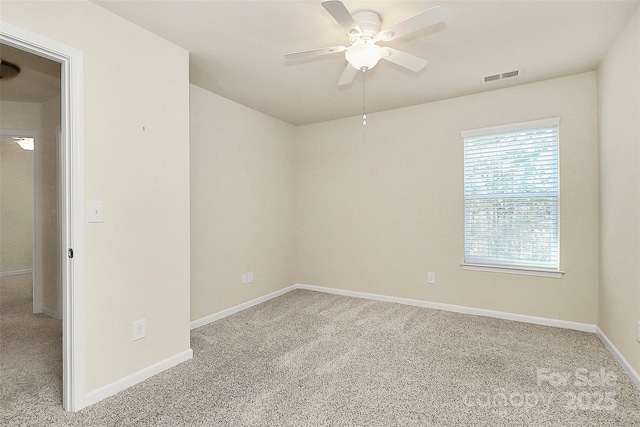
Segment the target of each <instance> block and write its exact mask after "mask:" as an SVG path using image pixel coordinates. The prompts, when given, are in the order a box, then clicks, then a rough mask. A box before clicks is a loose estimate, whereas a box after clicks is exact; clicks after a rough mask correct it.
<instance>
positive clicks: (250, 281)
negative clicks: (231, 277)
mask: <svg viewBox="0 0 640 427" xmlns="http://www.w3.org/2000/svg"><path fill="white" fill-rule="evenodd" d="M247 283H253V271H250V272H248V273H247Z"/></svg>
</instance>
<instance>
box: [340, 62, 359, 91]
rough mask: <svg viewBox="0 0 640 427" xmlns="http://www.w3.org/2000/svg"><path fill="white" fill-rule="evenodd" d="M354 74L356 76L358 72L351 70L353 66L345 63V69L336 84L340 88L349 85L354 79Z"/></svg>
mask: <svg viewBox="0 0 640 427" xmlns="http://www.w3.org/2000/svg"><path fill="white" fill-rule="evenodd" d="M356 74H358V70H356V69H355V68H353V65H351V64H349V63H348V62H347V67H346V68H345V69H344V71H343V72H342V75H341V76H340V80H338V84H339V85H340V86H344V85H348V84H351V82H353V79H354V78H355V77H356Z"/></svg>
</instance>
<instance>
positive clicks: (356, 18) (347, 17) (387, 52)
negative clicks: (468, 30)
mask: <svg viewBox="0 0 640 427" xmlns="http://www.w3.org/2000/svg"><path fill="white" fill-rule="evenodd" d="M322 6H323V7H324V8H325V9H326V10H327V12H329V13H330V14H331V16H333V18H334V19H335V20H336V21H337V22H338V24H340V26H341V27H342V28H343V29H344V30H345V31H346V32H347V35H348V36H349V43H350V44H351V46H331V47H323V48H320V49H311V50H304V51H301V52H293V53H287V54H286V55H285V56H284V57H285V59H287V60H292V59H302V58H309V57H314V56H321V55H327V54H332V53H339V52H345V58H346V60H347V62H348V64H347V66H346V68H345V69H344V72H343V73H342V76H340V80H339V81H338V84H339V85H348V84H350V83H351V82H352V81H353V79H354V78H355V76H356V74H357V73H358V71H362V72H365V71H367V70H370V69H372V68H373V67H375V66H376V64H377V63H378V61H379V60H380V59H385V60H387V61H389V62H393V63H394V64H397V65H400V66H401V67H404V68H407V69H409V70H411V71H416V72H417V71H420V70H422V69H423V68H424V67H425V66H426V65H427V61H426V60H425V59H422V58H419V57H417V56H414V55H411V54H410V53H406V52H402V51H400V50H397V49H393V48H390V47H387V46H379V45H378V44H377V43H378V42H389V41H392V40H396V39H398V38H400V37H403V36H406V35H408V34H411V33H414V32H416V31H420V30H423V29H425V28H428V27H431V26H433V25H436V24H439V23H441V22H444V20H445V19H446V18H447V14H446V13H445V11H444V10H443V9H442V8H441V7H440V6H435V7H432V8H431V9H427V10H425V11H424V12H422V13H419V14H417V15H416V16H414V17H412V18H409V19H406V20H404V21H402V22H399V23H397V24H396V25H393V26H392V27H390V28H387V29H385V30H382V29H381V21H382V20H381V17H380V15H379V14H378V13H376V12H374V11H371V10H360V11H357V12H354V13H353V14H351V13H350V12H349V11H348V10H347V8H346V7H345V6H344V4H342V2H341V1H338V0H327V1H323V2H322Z"/></svg>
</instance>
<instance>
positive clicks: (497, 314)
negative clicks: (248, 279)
mask: <svg viewBox="0 0 640 427" xmlns="http://www.w3.org/2000/svg"><path fill="white" fill-rule="evenodd" d="M295 286H296V289H306V290H309V291H316V292H324V293H329V294H336V295H344V296H349V297H355V298H364V299H370V300H375V301H383V302H393V303H397V304H404V305H413V306H416V307H425V308H432V309H435V310H443V311H451V312H454V313H462V314H472V315H475V316H484V317H494V318H497V319H504V320H513V321H516V322H523V323H531V324H534V325H542V326H552V327H556V328H564V329H572V330H575V331H581V332H590V333H595V332H596V325H595V324H591V323H579V322H572V321H568V320H558V319H551V318H547V317H536V316H528V315H524V314H515V313H507V312H503V311H495V310H487V309H484V308H474V307H467V306H462V305H453V304H445V303H439V302H430V301H423V300H416V299H410V298H401V297H393V296H388V295H380V294H371V293H367V292H358V291H345V290H342V289H337V288H328V287H325V286H316V285H305V284H302V283H298V284H296V285H295Z"/></svg>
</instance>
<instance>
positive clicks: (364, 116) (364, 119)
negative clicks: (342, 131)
mask: <svg viewBox="0 0 640 427" xmlns="http://www.w3.org/2000/svg"><path fill="white" fill-rule="evenodd" d="M367 70H368V68H367V67H362V126H366V125H367V104H366V102H365V101H366V89H365V85H364V76H365V74H367Z"/></svg>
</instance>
